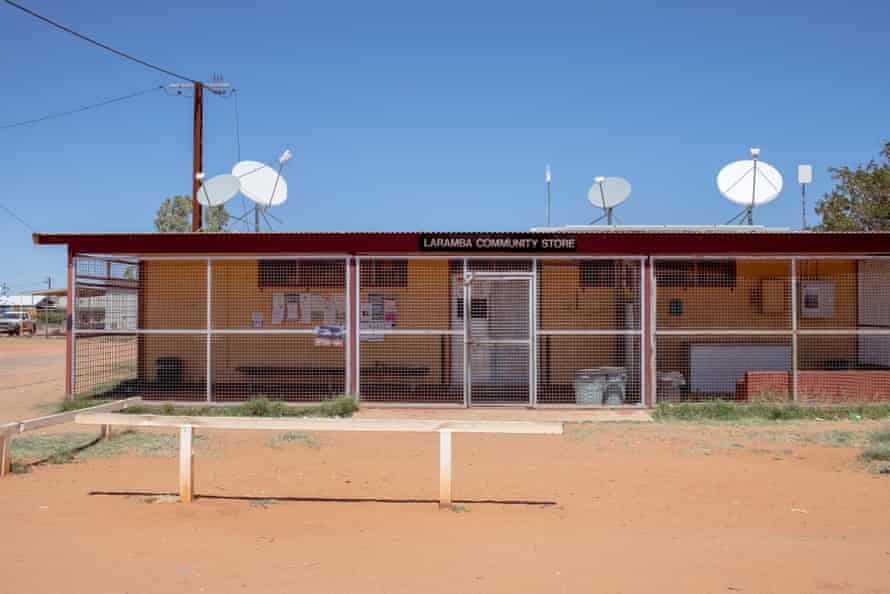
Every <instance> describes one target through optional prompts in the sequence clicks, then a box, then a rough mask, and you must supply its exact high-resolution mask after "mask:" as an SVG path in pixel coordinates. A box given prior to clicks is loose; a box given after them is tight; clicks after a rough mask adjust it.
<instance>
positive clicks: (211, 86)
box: [167, 77, 231, 232]
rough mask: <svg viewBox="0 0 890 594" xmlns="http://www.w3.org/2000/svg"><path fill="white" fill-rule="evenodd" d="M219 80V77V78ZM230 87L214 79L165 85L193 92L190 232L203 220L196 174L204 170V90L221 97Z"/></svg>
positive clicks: (200, 225) (198, 182) (198, 226)
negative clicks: (205, 81)
mask: <svg viewBox="0 0 890 594" xmlns="http://www.w3.org/2000/svg"><path fill="white" fill-rule="evenodd" d="M220 78H221V77H220ZM230 87H231V85H230V84H229V83H226V82H222V81H221V80H220V79H219V78H216V77H214V82H209V83H204V82H201V81H197V80H196V81H194V82H191V83H186V84H181V83H180V84H172V85H167V88H168V89H176V90H177V92H178V93H180V94H181V93H182V89H192V90H193V92H194V110H193V129H192V232H196V231H200V230H201V227H202V221H203V218H202V216H201V214H202V213H201V211H202V210H203V209H202V208H201V204H200V203H199V202H198V190H200V189H201V180H199V179H198V174H199V173H201V172H202V171H203V169H204V89H207V90H208V91H210V92H211V93H213V94H215V95H223V94H225V92H226V89H229V88H230Z"/></svg>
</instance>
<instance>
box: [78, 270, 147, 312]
mask: <svg viewBox="0 0 890 594" xmlns="http://www.w3.org/2000/svg"><path fill="white" fill-rule="evenodd" d="M140 279H141V270H140V265H139V262H137V261H135V260H124V259H121V260H117V259H109V258H77V259H76V260H75V266H74V281H75V282H74V304H73V305H74V311H75V312H76V315H75V317H74V320H73V324H74V328H75V330H135V329H137V328H138V327H139V305H140V300H139V295H140V286H141V285H140Z"/></svg>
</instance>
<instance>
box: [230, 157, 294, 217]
mask: <svg viewBox="0 0 890 594" xmlns="http://www.w3.org/2000/svg"><path fill="white" fill-rule="evenodd" d="M282 165H283V163H282ZM232 175H234V176H235V177H237V178H238V180H239V181H240V182H241V193H242V194H244V195H245V196H246V197H247V198H249V199H250V200H253V201H254V202H256V203H257V204H259V205H262V206H277V205H279V204H283V203H284V202H285V201H286V200H287V181H286V180H285V179H284V176H283V175H281V170H280V169H279V170H275V169H273V168H272V167H269V166H268V165H266V164H265V163H260V162H259V161H240V162H238V163H236V164H235V166H234V167H233V168H232Z"/></svg>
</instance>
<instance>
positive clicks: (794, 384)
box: [791, 256, 798, 402]
mask: <svg viewBox="0 0 890 594" xmlns="http://www.w3.org/2000/svg"><path fill="white" fill-rule="evenodd" d="M797 333H798V327H797V257H796V256H793V257H792V258H791V399H792V401H794V402H797V401H798V363H797V356H798V350H797V349H798V344H797Z"/></svg>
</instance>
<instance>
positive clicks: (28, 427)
mask: <svg viewBox="0 0 890 594" xmlns="http://www.w3.org/2000/svg"><path fill="white" fill-rule="evenodd" d="M140 402H142V398H139V397H138V396H137V397H134V398H126V399H124V400H115V401H114V402H107V403H105V404H98V405H96V406H91V407H89V408H82V409H80V410H72V411H68V412H63V413H58V414H54V415H48V416H45V417H37V418H35V419H27V420H25V421H21V422H20V423H17V424H18V426H19V429H18V432H19V433H25V432H26V431H33V430H35V429H40V428H42V427H50V426H52V425H61V424H64V423H73V422H74V419H75V417H76V416H77V415H78V414H80V413H84V412H100V411H109V412H112V411H116V410H122V409H125V408H129V407H130V406H133V405H136V404H138V403H140Z"/></svg>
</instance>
